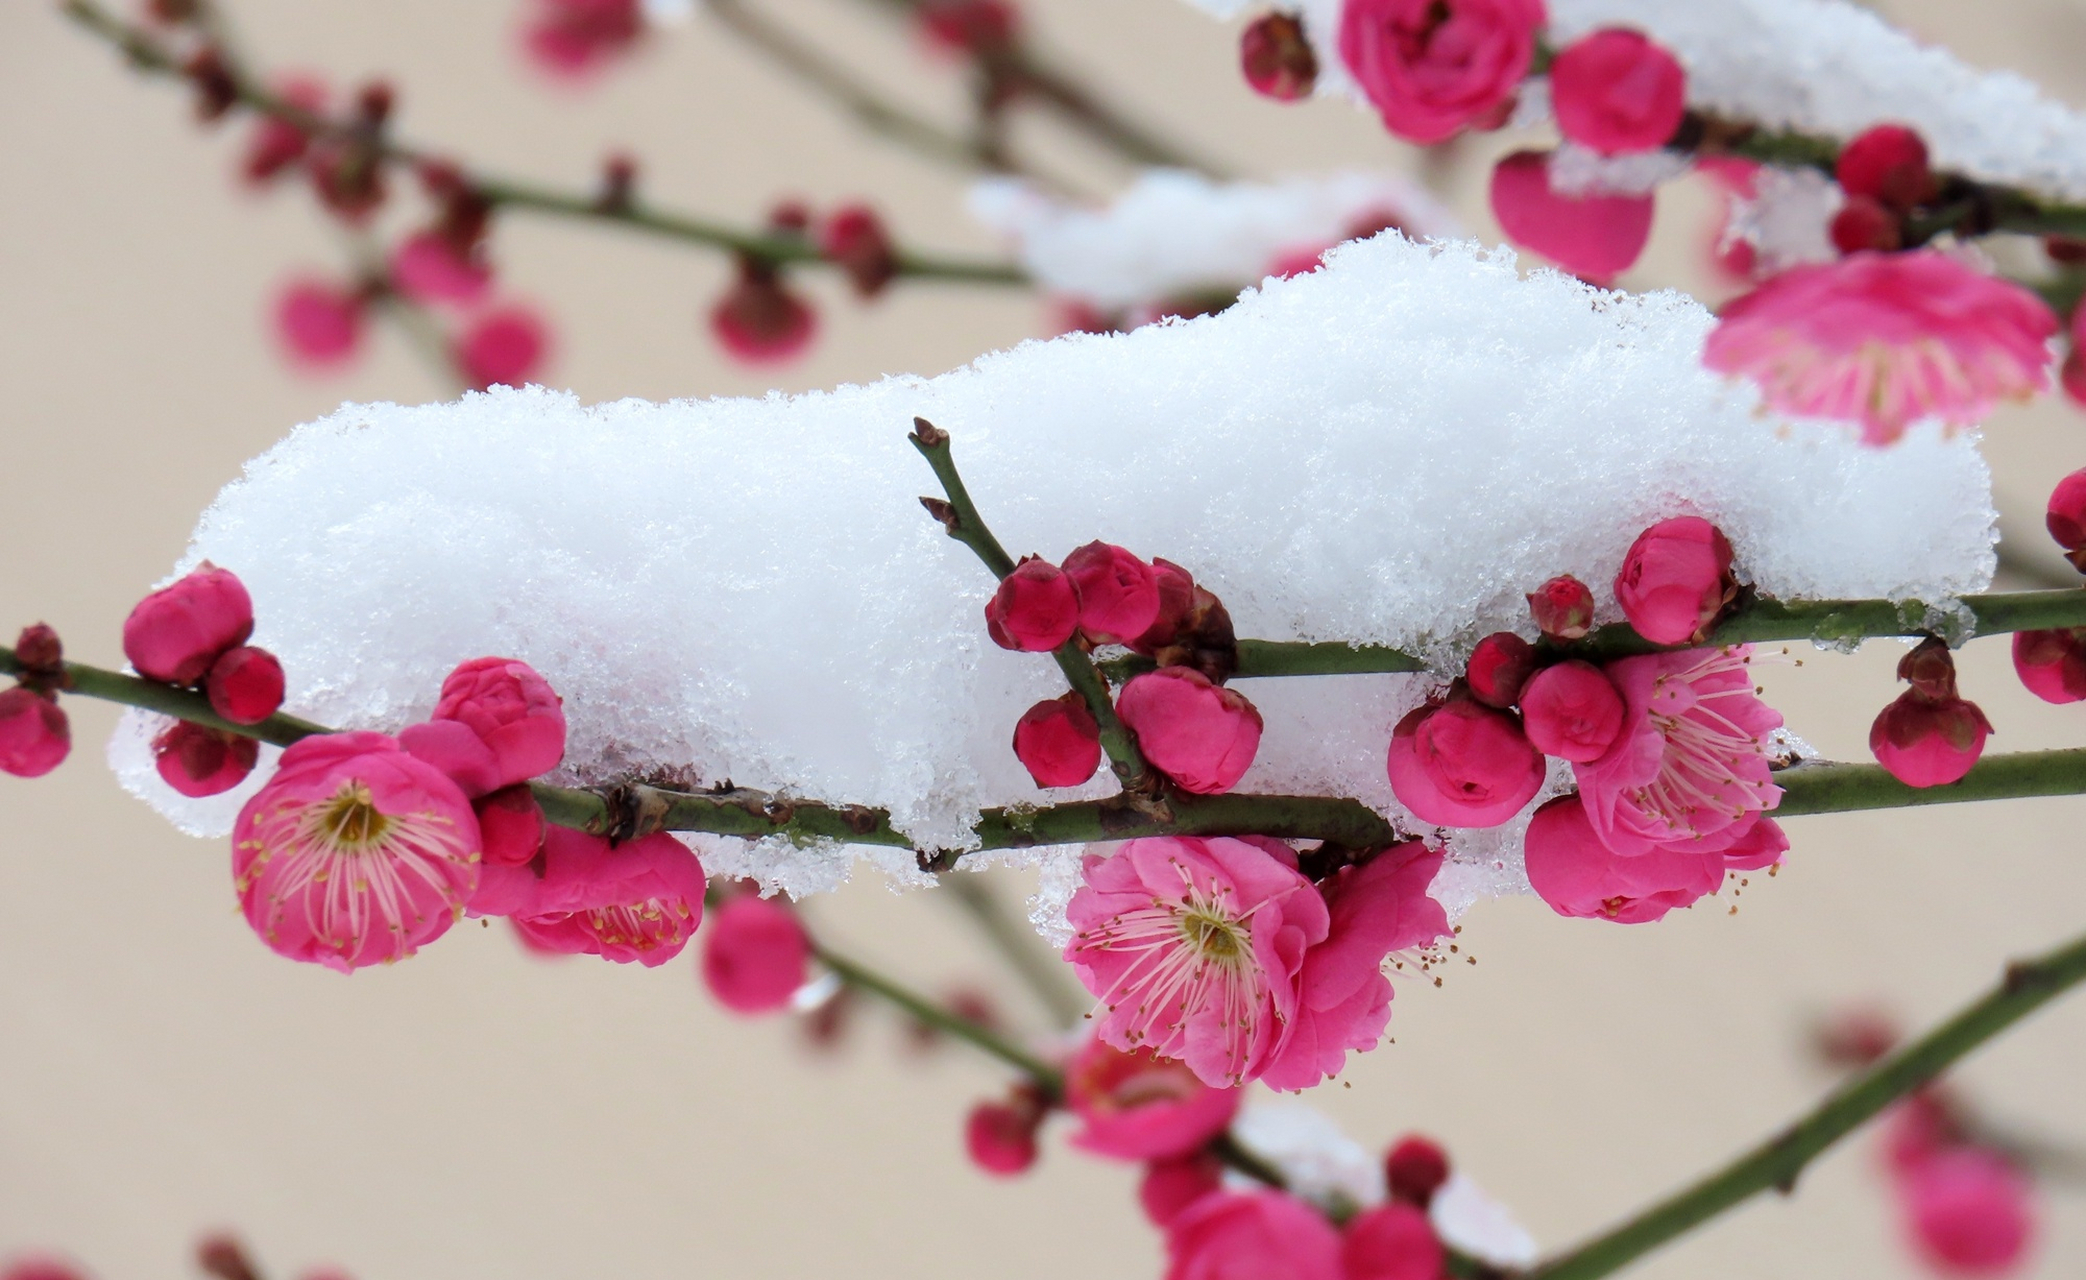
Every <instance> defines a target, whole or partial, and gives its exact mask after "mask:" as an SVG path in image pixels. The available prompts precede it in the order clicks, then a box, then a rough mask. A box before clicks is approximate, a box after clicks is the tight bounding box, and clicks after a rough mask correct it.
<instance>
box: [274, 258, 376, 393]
mask: <svg viewBox="0 0 2086 1280" xmlns="http://www.w3.org/2000/svg"><path fill="white" fill-rule="evenodd" d="M363 305H364V304H363V299H362V296H361V295H360V294H359V293H357V292H355V291H354V290H352V289H347V288H343V287H341V286H339V285H336V284H331V283H328V282H326V281H324V280H296V281H292V282H291V283H290V284H288V285H286V286H285V287H284V288H283V291H282V292H281V293H280V294H279V295H277V297H276V301H275V336H276V337H277V339H278V340H280V341H281V343H282V346H283V350H284V351H285V352H286V353H287V354H288V355H289V357H290V359H291V360H292V361H293V362H295V363H297V364H299V365H302V366H304V367H305V368H307V369H310V370H314V371H316V370H322V369H331V368H333V367H335V366H337V365H340V364H343V363H345V362H346V361H347V360H348V358H349V357H351V356H353V355H354V354H355V351H356V348H358V347H360V346H361V345H362V313H363Z"/></svg>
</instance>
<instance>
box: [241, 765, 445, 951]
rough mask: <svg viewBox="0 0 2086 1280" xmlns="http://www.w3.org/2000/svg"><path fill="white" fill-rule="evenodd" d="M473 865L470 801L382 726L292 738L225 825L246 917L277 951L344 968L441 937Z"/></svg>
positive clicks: (413, 947) (438, 771) (262, 938)
mask: <svg viewBox="0 0 2086 1280" xmlns="http://www.w3.org/2000/svg"><path fill="white" fill-rule="evenodd" d="M478 873H479V835H478V819H477V817H476V816H475V815H474V814H473V813H472V812H471V805H470V802H469V801H468V800H466V799H465V798H464V795H463V793H462V792H461V791H459V790H457V788H456V784H455V783H453V782H451V781H450V780H449V778H448V776H447V775H446V774H444V773H442V772H441V771H440V770H438V769H436V768H434V767H432V766H430V765H427V764H423V763H422V762H421V761H419V760H416V759H414V758H413V757H412V756H410V755H408V754H406V752H405V751H403V750H401V749H400V748H399V745H398V743H397V742H396V741H394V740H393V739H391V738H388V737H386V736H385V735H383V734H381V733H333V734H320V735H317V736H314V737H309V738H305V739H303V740H302V741H300V742H297V743H294V744H292V745H291V746H290V748H289V749H288V750H287V751H285V752H283V755H282V761H281V764H280V765H279V767H278V768H277V769H276V772H275V776H274V777H273V778H270V779H269V780H268V783H267V785H266V786H264V787H262V788H261V789H260V791H258V792H256V793H255V794H254V797H253V798H252V799H251V800H248V801H247V802H246V807H245V808H243V809H241V810H240V811H239V818H238V821H237V823H236V825H235V826H234V827H233V829H232V878H233V882H234V884H236V885H237V887H238V890H239V901H240V904H241V906H242V907H243V908H244V910H245V913H246V922H247V923H248V924H249V925H251V926H252V927H253V930H254V932H255V933H257V934H259V935H260V937H261V940H262V941H263V942H265V943H267V944H268V946H269V948H270V949H271V950H273V951H275V952H277V953H278V954H280V955H285V956H288V957H290V958H291V959H293V960H307V961H312V962H315V963H318V964H323V965H325V966H327V967H328V968H332V969H338V970H340V971H341V972H343V973H346V972H348V971H350V970H353V969H359V968H362V967H363V966H365V965H371V964H377V963H380V962H389V961H393V960H402V959H404V958H405V957H407V956H410V955H412V954H413V952H414V951H415V950H416V949H418V948H419V947H421V946H422V945H424V944H426V943H429V942H432V941H434V940H435V939H436V938H439V937H441V936H442V935H443V934H444V933H446V932H447V931H448V929H449V926H450V925H451V924H453V923H455V921H456V920H457V919H458V918H459V917H460V916H462V914H463V908H464V902H465V901H466V899H468V898H469V897H470V896H471V892H472V890H474V889H475V888H476V887H477V885H478Z"/></svg>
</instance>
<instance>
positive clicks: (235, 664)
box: [203, 645, 283, 724]
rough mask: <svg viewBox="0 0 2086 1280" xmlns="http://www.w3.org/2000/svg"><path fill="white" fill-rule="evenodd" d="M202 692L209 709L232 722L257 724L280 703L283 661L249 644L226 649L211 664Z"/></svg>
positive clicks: (270, 714)
mask: <svg viewBox="0 0 2086 1280" xmlns="http://www.w3.org/2000/svg"><path fill="white" fill-rule="evenodd" d="M203 691H204V692H205V693H206V694H208V695H209V697H210V707H211V709H212V710H214V711H216V712H217V714H219V715H221V716H223V717H224V718H225V719H227V720H229V721H231V722H232V723H233V724H259V723H261V721H263V720H266V719H267V718H268V717H269V716H272V715H274V714H275V713H276V711H277V709H279V708H280V707H281V706H282V695H283V674H282V663H280V662H278V661H277V660H276V657H275V655H274V654H272V653H270V652H268V651H267V650H266V649H256V648H254V647H253V646H252V645H240V646H239V647H238V648H235V649H227V650H225V651H224V652H223V653H221V654H219V655H218V658H217V661H216V662H213V663H211V664H210V673H209V674H208V675H207V676H205V677H204V678H203Z"/></svg>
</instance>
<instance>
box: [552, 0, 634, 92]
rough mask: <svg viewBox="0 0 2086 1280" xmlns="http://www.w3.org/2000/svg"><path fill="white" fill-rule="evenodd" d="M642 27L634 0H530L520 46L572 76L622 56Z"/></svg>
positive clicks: (564, 75) (587, 73)
mask: <svg viewBox="0 0 2086 1280" xmlns="http://www.w3.org/2000/svg"><path fill="white" fill-rule="evenodd" d="M644 31H645V23H644V15H643V13H642V11H641V9H640V7H639V4H638V0H535V3H534V5H533V6H532V12H531V13H530V15H529V18H528V22H527V23H526V25H525V26H524V27H523V28H522V48H523V50H524V51H525V52H526V53H527V54H528V56H529V60H530V61H531V62H533V63H535V64H536V66H537V68H538V69H539V70H542V71H544V72H547V73H549V74H550V75H552V76H554V77H556V78H558V79H560V80H568V81H577V80H581V79H584V78H586V77H588V76H591V75H593V74H594V73H596V72H598V71H600V70H601V69H602V68H604V67H606V66H608V65H609V64H610V63H612V62H614V61H615V60H616V59H618V58H620V57H622V56H623V55H624V54H625V53H627V52H628V51H629V50H630V48H631V47H632V46H634V45H635V44H636V43H637V41H638V39H639V37H641V36H642V35H644Z"/></svg>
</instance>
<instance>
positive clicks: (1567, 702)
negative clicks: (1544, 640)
mask: <svg viewBox="0 0 2086 1280" xmlns="http://www.w3.org/2000/svg"><path fill="white" fill-rule="evenodd" d="M1622 720H1623V703H1622V694H1621V693H1619V692H1617V691H1616V688H1615V682H1614V681H1612V680H1610V679H1609V678H1608V677H1607V676H1605V675H1602V674H1601V669H1600V668H1599V667H1596V666H1594V665H1593V664H1592V663H1590V662H1581V661H1579V660H1578V659H1576V658H1575V659H1572V660H1571V661H1568V662H1560V663H1558V664H1556V665H1555V666H1550V667H1545V668H1543V669H1542V670H1541V671H1538V672H1536V674H1535V676H1534V678H1533V679H1531V680H1530V681H1529V682H1528V684H1527V685H1526V687H1524V688H1523V689H1522V691H1521V727H1522V729H1523V730H1525V731H1526V732H1527V734H1528V740H1529V741H1530V742H1531V743H1533V744H1534V745H1535V748H1536V750H1538V751H1540V752H1542V753H1543V754H1544V755H1546V756H1556V757H1557V758H1558V759H1560V760H1570V761H1572V762H1573V763H1575V764H1587V763H1590V762H1592V761H1595V760H1598V759H1600V758H1601V757H1602V756H1604V755H1606V754H1607V752H1608V748H1609V747H1610V746H1611V745H1613V744H1614V742H1615V737H1616V735H1617V734H1619V733H1621V732H1622Z"/></svg>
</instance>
